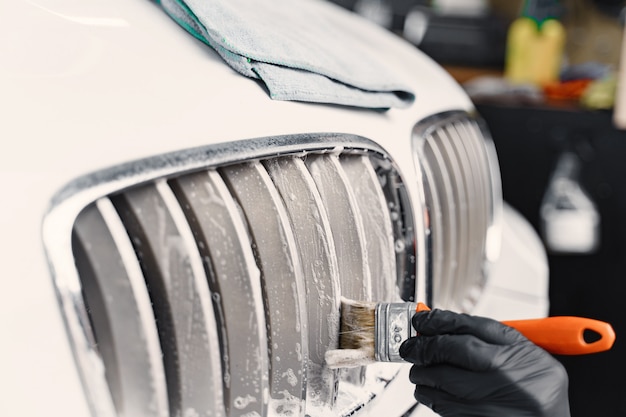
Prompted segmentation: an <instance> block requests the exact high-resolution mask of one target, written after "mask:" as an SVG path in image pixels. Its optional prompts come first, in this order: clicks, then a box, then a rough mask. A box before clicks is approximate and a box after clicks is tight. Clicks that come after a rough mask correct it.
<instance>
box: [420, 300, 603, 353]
mask: <svg viewBox="0 0 626 417" xmlns="http://www.w3.org/2000/svg"><path fill="white" fill-rule="evenodd" d="M428 310H430V308H428V306H426V304H424V303H418V304H417V308H416V309H415V311H416V312H418V311H428ZM502 323H503V324H505V325H507V326H511V327H513V328H514V329H516V330H517V331H519V332H520V333H521V334H523V335H524V336H525V337H526V338H527V339H528V340H530V341H531V342H533V343H534V344H536V345H537V346H540V347H542V348H543V349H545V350H547V351H548V352H550V353H554V354H556V355H585V354H587V353H597V352H603V351H605V350H609V349H611V347H612V346H613V342H615V332H614V331H613V327H611V325H610V324H609V323H606V322H603V321H599V320H593V319H587V318H584V317H572V316H555V317H546V318H541V319H530V320H508V321H503V322H502ZM585 331H591V332H593V333H595V334H596V337H597V340H595V341H593V342H587V341H586V340H585V337H584V334H585Z"/></svg>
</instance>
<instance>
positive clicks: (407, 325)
mask: <svg viewBox="0 0 626 417" xmlns="http://www.w3.org/2000/svg"><path fill="white" fill-rule="evenodd" d="M416 308H417V303H380V304H378V305H377V306H376V310H375V316H374V317H375V330H376V335H375V336H376V337H375V338H374V355H375V357H376V360H377V361H379V362H404V360H403V359H402V357H401V356H400V345H402V342H404V341H405V340H407V339H408V338H409V337H413V336H416V335H417V332H416V331H415V330H414V329H413V325H412V324H411V319H412V318H413V315H414V314H415V310H416Z"/></svg>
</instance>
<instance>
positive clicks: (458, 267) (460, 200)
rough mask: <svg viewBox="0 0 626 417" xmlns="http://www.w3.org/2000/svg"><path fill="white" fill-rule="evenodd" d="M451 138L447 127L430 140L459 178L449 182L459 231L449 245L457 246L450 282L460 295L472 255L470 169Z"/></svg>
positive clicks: (452, 288)
mask: <svg viewBox="0 0 626 417" xmlns="http://www.w3.org/2000/svg"><path fill="white" fill-rule="evenodd" d="M452 139H453V138H452V137H451V136H450V135H449V134H448V132H447V128H443V129H439V130H438V131H437V132H435V133H433V135H432V136H431V137H430V138H429V140H432V141H433V142H435V143H436V145H434V146H433V148H434V147H435V146H436V147H437V148H438V149H439V151H440V154H441V160H442V162H443V163H444V164H445V167H446V171H447V172H448V173H449V175H452V177H453V178H455V179H456V181H450V184H451V186H452V193H453V195H452V196H451V197H452V199H453V200H454V201H455V205H454V210H453V213H454V215H455V222H454V224H455V225H456V231H457V234H456V236H455V237H454V239H453V240H452V241H451V242H450V247H454V251H453V252H452V253H453V254H455V255H456V258H452V255H451V259H452V265H453V268H452V271H451V274H450V275H449V276H448V279H449V280H450V286H451V289H450V291H451V292H452V293H453V294H459V293H460V292H461V291H462V288H461V287H462V286H463V285H464V281H465V280H466V279H467V276H464V274H465V273H466V271H468V257H469V256H470V254H469V250H468V249H469V245H468V242H469V241H470V236H469V231H468V229H469V224H468V223H469V216H468V210H469V205H470V203H469V201H468V195H467V183H466V181H467V180H466V178H465V170H464V169H463V168H467V167H463V166H461V162H460V160H459V158H458V156H457V153H456V152H457V148H456V146H454V145H455V143H454V142H452ZM451 306H452V307H453V308H455V307H456V306H455V305H454V303H453V304H452V305H451Z"/></svg>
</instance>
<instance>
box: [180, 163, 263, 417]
mask: <svg viewBox="0 0 626 417" xmlns="http://www.w3.org/2000/svg"><path fill="white" fill-rule="evenodd" d="M171 184H172V188H173V190H174V192H175V194H176V196H177V197H178V199H179V201H180V202H181V205H182V207H183V209H184V211H185V215H186V216H187V219H188V221H189V224H190V226H191V228H192V230H193V231H194V236H195V238H196V241H197V242H198V249H199V251H200V255H201V256H202V259H203V262H204V267H205V271H206V272H207V277H208V279H209V286H210V288H211V292H212V297H213V302H214V306H215V311H216V314H215V316H216V319H217V328H218V334H219V337H220V348H221V352H222V361H223V365H222V368H223V370H224V371H223V372H224V397H225V398H224V402H225V404H226V411H227V414H228V415H233V414H236V413H241V414H248V413H252V414H254V413H256V414H258V415H260V416H263V415H265V414H266V404H264V401H263V398H262V393H263V392H264V391H266V390H268V377H267V375H268V359H267V358H268V350H267V349H268V348H267V342H266V340H267V335H266V325H265V315H264V314H263V313H262V311H260V306H262V305H263V299H262V290H261V281H260V272H259V270H258V268H257V266H256V263H255V261H254V255H253V253H252V248H251V246H250V239H249V237H248V235H247V233H246V230H245V225H244V223H243V221H242V219H241V217H240V216H239V211H238V210H237V206H236V205H235V202H234V201H233V199H232V196H231V195H230V193H229V191H228V189H227V188H226V185H225V184H224V182H223V180H222V178H221V177H220V175H219V174H218V173H217V172H216V171H208V172H205V171H203V172H199V173H196V174H192V175H188V176H184V177H181V178H178V179H175V180H172V181H171Z"/></svg>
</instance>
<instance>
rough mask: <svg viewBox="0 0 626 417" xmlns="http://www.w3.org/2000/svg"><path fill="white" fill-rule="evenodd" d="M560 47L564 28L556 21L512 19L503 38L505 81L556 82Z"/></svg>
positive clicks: (539, 83) (560, 53) (563, 36)
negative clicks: (504, 43)
mask: <svg viewBox="0 0 626 417" xmlns="http://www.w3.org/2000/svg"><path fill="white" fill-rule="evenodd" d="M564 47H565V29H564V28H563V25H562V24H561V22H559V21H558V20H556V19H545V20H543V21H541V22H540V23H537V21H536V20H535V19H533V18H530V17H520V18H518V19H516V20H515V21H514V22H513V23H512V24H511V27H510V28H509V32H508V37H507V47H506V60H505V72H504V76H505V78H506V79H507V80H509V81H511V82H513V83H531V84H537V85H545V84H548V83H551V82H554V81H558V79H559V72H560V69H561V62H562V58H563V48H564Z"/></svg>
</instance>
